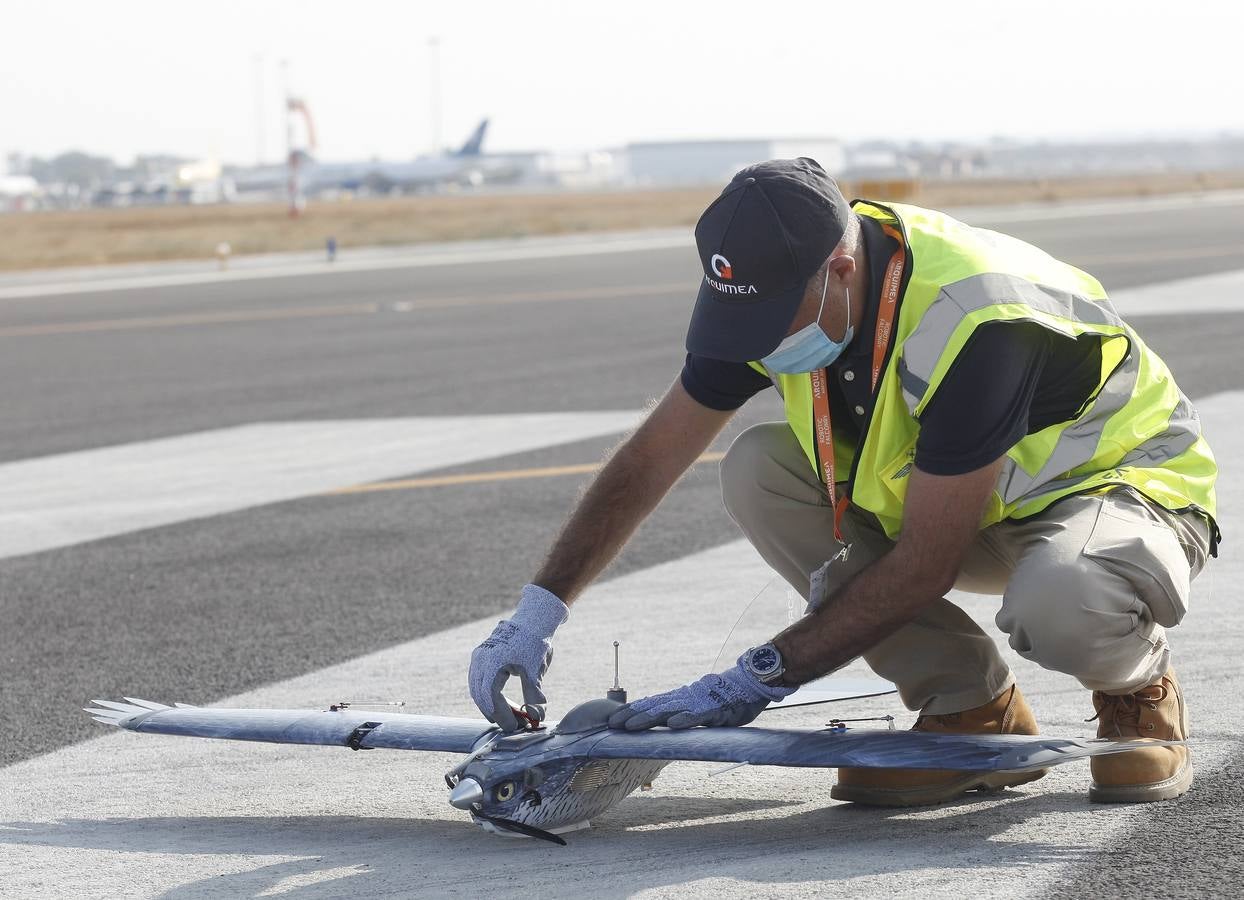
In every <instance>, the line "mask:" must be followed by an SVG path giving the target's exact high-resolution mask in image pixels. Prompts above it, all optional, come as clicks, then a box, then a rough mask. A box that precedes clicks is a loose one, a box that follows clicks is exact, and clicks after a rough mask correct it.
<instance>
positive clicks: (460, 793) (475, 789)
mask: <svg viewBox="0 0 1244 900" xmlns="http://www.w3.org/2000/svg"><path fill="white" fill-rule="evenodd" d="M483 799H484V789H483V787H481V786H480V783H479V782H478V781H476V780H475V779H474V778H463V779H462V780H461V781H459V782H458V783H457V784H456V785H455V786H454V789H453V790H452V791H450V792H449V805H450V806H452V807H454V808H455V809H470V808H471V807H472V806H474V805H475V804H476V803H479V802H481V801H482V800H483Z"/></svg>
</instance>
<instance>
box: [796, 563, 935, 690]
mask: <svg viewBox="0 0 1244 900" xmlns="http://www.w3.org/2000/svg"><path fill="white" fill-rule="evenodd" d="M910 571H911V570H910V569H909V568H908V566H906V565H905V564H904V562H903V560H902V558H901V556H900V555H899V554H898V553H897V551H891V552H890V553H888V554H886V555H885V556H883V557H881V558H880V559H878V560H877V561H876V562H874V563H873V564H872V565H870V566H869V567H868V568H866V569H864V570H863V571H862V572H860V573H859V574H858V575H856V576H855V577H854V578H853V579H851V581H849V582H848V583H847V584H845V585H844V586H843V587H842V588H841V589H840V590H839V591H837V592H836V593H835V594H833V595H832V596H830V597H829V598H828V599H827V600H826V601H825V602H824V603H823V604H821V606H820V607H819V608H818V609H817V610H816V611H815V612H814V613H812V615H809V616H805V617H804V618H802V619H800V620H799V621H798V622H796V623H795V624H793V625H791V626H790V627H789V628H787V629H786V630H785V631H783V632H782V633H781V634H779V635H778V636H777V637H776V638H774V639H773V643H774V645H775V646H776V647H777V648H778V652H780V653H781V654H782V660H783V663H784V664H785V666H786V674H785V675H784V676H783V679H782V680H783V681H784V682H785V683H786V684H791V685H794V684H804V683H805V682H808V681H811V680H812V679H814V678H819V677H820V676H822V675H825V674H827V673H829V672H833V671H834V670H835V669H839V668H841V667H842V666H844V665H846V664H847V663H849V662H850V661H851V660H853V659H855V658H856V657H857V656H860V655H861V654H863V653H865V652H866V651H868V650H869V649H870V648H872V647H874V646H875V645H876V644H878V643H880V642H881V641H882V640H883V639H884V638H886V637H888V636H889V635H890V634H892V633H893V632H894V631H896V630H897V629H899V628H901V627H902V626H903V625H905V624H906V623H907V622H909V621H911V620H912V619H914V618H915V617H916V616H917V615H919V613H920V610H922V609H923V608H924V607H925V606H927V605H928V604H930V603H932V602H933V601H934V600H936V599H938V598H939V597H941V596H942V593H943V592H944V591H943V585H942V584H941V583H940V582H938V581H936V580H934V579H922V581H923V583H920V581H919V580H916V579H913V578H912V577H911V575H910V574H909V572H910Z"/></svg>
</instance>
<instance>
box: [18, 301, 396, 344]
mask: <svg viewBox="0 0 1244 900" xmlns="http://www.w3.org/2000/svg"><path fill="white" fill-rule="evenodd" d="M379 309H380V307H379V305H378V304H375V303H355V304H351V305H347V306H292V307H291V306H287V307H284V308H281V309H235V310H226V311H221V312H214V313H185V314H182V315H168V316H142V317H137V318H132V319H96V320H94V321H86V322H55V323H48V324H46V325H13V326H10V327H8V328H0V337H24V336H30V335H43V334H78V333H82V332H90V331H131V330H134V329H140V328H175V327H177V326H181V325H219V324H223V323H229V322H268V321H274V320H277V319H308V318H316V317H319V316H357V315H363V314H366V313H374V312H377V311H379Z"/></svg>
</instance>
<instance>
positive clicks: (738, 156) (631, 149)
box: [623, 138, 846, 187]
mask: <svg viewBox="0 0 1244 900" xmlns="http://www.w3.org/2000/svg"><path fill="white" fill-rule="evenodd" d="M623 154H624V156H625V159H626V171H627V173H628V176H629V178H628V180H629V181H630V182H631V183H633V184H635V185H638V186H641V187H648V186H653V187H661V186H672V185H696V184H722V183H724V182H726V181H729V180H730V176H731V175H733V174H734V173H735V172H737V171H738V170H739V169H741V168H743V167H744V166H746V165H750V164H751V163H755V162H760V161H762V160H766V159H791V158H793V157H796V156H810V157H812V158H813V159H815V160H816V161H817V162H819V163H820V164H821V165H822V166H823V167H824V168H825V170H826V171H827V172H829V173H830V174H831V175H832V174H836V173H838V172H841V171H842V169H843V168H844V167H845V165H846V152H845V151H844V149H843V146H842V144H841V143H840V142H839V141H836V140H834V139H832V138H781V139H766V138H757V139H754V140H720V141H659V142H644V143H637V144H627V145H626V147H625V149H624V150H623Z"/></svg>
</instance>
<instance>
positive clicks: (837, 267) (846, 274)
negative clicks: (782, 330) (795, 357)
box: [786, 256, 864, 341]
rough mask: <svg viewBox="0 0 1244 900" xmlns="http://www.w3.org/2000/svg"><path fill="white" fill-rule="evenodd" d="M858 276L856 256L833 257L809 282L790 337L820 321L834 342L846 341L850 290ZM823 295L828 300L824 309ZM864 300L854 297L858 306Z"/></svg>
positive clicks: (792, 325)
mask: <svg viewBox="0 0 1244 900" xmlns="http://www.w3.org/2000/svg"><path fill="white" fill-rule="evenodd" d="M854 273H855V260H854V259H853V258H852V257H850V256H833V257H830V258H829V259H827V260H826V261H825V264H824V265H823V266H821V268H820V269H819V270H818V271H817V272H816V274H814V275H813V276H812V277H811V278H809V279H808V283H807V285H806V286H805V287H804V292H803V300H802V301H801V302H800V304H799V309H798V311H797V312H796V313H795V318H794V321H792V322H791V323H790V327H789V328H788V329H787V330H786V335H787V337H789V336H790V335H792V334H794V333H795V332H797V331H799V330H800V329H802V328H806V327H807V326H808V325H810V324H811V323H812V322H819V323H820V326H821V328H822V329H823V330H824V332H825V334H827V335H828V336H829V338H830V339H831V340H835V341H840V340H842V339H843V338H844V337H845V336H846V333H847V324H848V323H847V316H848V309H847V307H848V304H847V290H848V285H849V284H850V281H851V276H852V275H853V274H854ZM822 296H823V297H824V301H825V302H824V305H823V306H822V303H821V298H822ZM863 299H864V298H863V297H856V298H853V300H854V303H857V304H858V303H862V302H863ZM818 311H819V312H820V316H819V317H818V316H817V313H818Z"/></svg>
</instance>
